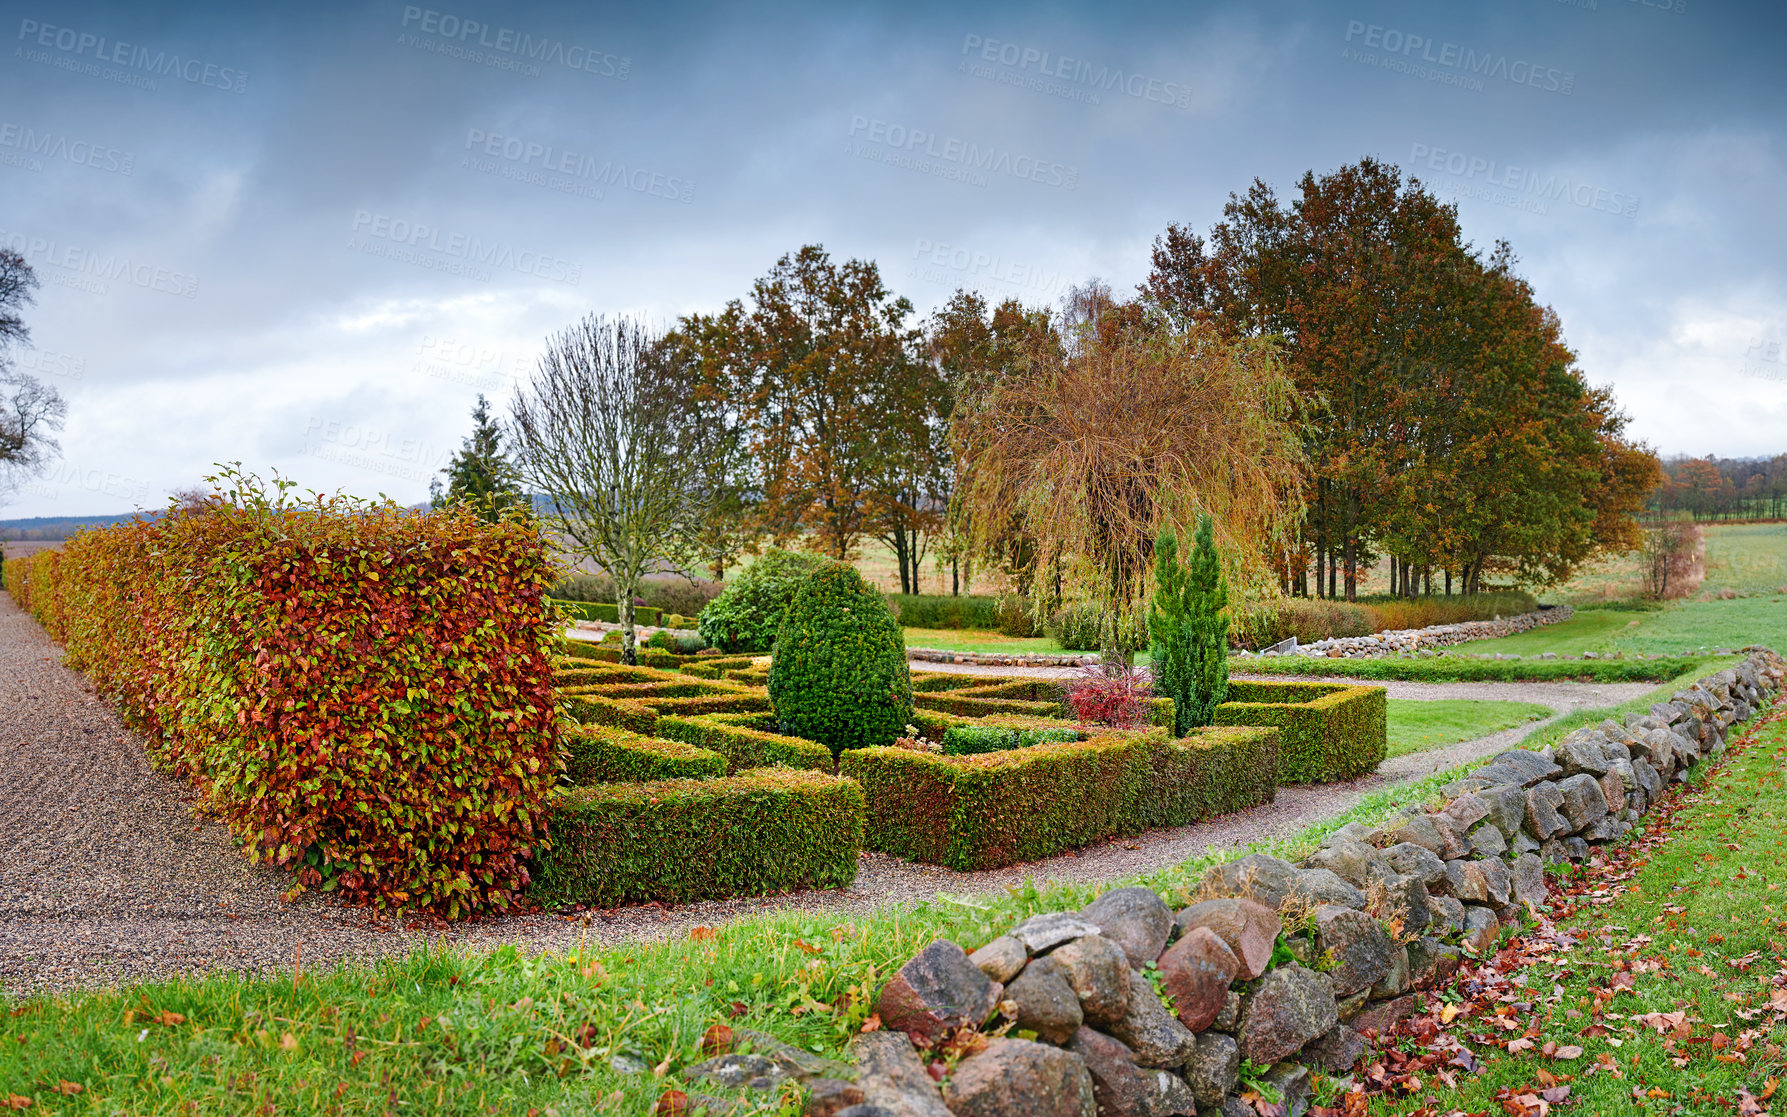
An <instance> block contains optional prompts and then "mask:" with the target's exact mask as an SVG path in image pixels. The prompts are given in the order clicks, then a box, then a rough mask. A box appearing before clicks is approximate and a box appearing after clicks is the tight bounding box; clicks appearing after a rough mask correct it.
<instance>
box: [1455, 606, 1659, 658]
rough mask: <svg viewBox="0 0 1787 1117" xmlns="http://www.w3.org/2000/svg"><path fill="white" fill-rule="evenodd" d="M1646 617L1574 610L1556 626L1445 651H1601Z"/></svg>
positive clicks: (1528, 652) (1527, 652)
mask: <svg viewBox="0 0 1787 1117" xmlns="http://www.w3.org/2000/svg"><path fill="white" fill-rule="evenodd" d="M1648 615H1649V614H1647V613H1628V612H1624V611H1621V610H1617V609H1586V608H1584V609H1577V610H1576V613H1575V615H1574V616H1572V617H1571V618H1570V619H1569V620H1567V621H1563V622H1561V623H1559V624H1548V625H1544V626H1542V627H1539V628H1533V629H1528V630H1527V631H1525V632H1519V633H1516V634H1514V635H1513V636H1502V637H1498V638H1496V639H1494V640H1471V641H1468V642H1467V643H1463V644H1455V645H1453V646H1452V647H1451V648H1450V649H1448V650H1449V651H1453V652H1467V653H1472V654H1479V655H1488V654H1490V653H1501V654H1503V655H1508V654H1512V655H1538V654H1539V653H1540V652H1556V653H1558V654H1559V655H1581V654H1582V653H1583V652H1592V651H1599V650H1601V648H1602V647H1603V646H1604V645H1605V644H1606V643H1607V641H1608V640H1609V639H1611V638H1612V637H1613V636H1615V635H1616V634H1618V633H1620V632H1623V631H1625V630H1626V629H1628V628H1636V627H1637V626H1639V625H1640V624H1642V623H1643V620H1642V618H1644V617H1646V616H1648Z"/></svg>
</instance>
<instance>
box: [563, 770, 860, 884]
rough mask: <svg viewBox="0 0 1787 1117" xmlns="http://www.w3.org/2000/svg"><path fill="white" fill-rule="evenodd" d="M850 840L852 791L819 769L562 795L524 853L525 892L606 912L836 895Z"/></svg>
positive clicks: (853, 856) (856, 842) (851, 861)
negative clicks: (544, 835) (548, 832)
mask: <svg viewBox="0 0 1787 1117" xmlns="http://www.w3.org/2000/svg"><path fill="white" fill-rule="evenodd" d="M862 837H863V792H862V789H861V788H860V787H858V786H857V785H856V784H855V783H853V782H851V781H850V780H846V779H839V778H838V777H836V776H831V775H826V774H823V773H819V772H806V771H789V770H785V769H776V768H767V769H758V770H755V771H750V772H745V773H741V774H740V775H736V776H728V777H724V778H721V779H710V780H666V781H659V782H653V783H637V784H599V785H596V786H593V787H579V788H573V789H571V790H569V791H567V792H565V793H564V794H563V795H561V796H560V797H559V798H558V800H557V803H556V810H555V811H554V814H553V818H552V845H551V847H550V848H548V849H545V850H543V851H541V852H540V853H539V854H537V855H536V856H535V858H534V866H533V874H534V880H533V888H532V893H533V895H534V896H535V897H536V898H537V899H539V900H541V901H543V902H545V903H548V904H552V903H579V904H588V905H590V906H592V907H613V906H616V905H619V904H626V903H642V902H646V901H652V900H656V901H660V902H664V903H685V902H688V901H691V900H708V899H719V898H722V897H726V896H746V895H750V896H760V895H764V894H767V893H772V892H785V891H788V890H790V889H795V888H841V887H843V886H845V885H847V884H849V883H850V882H851V881H853V880H855V879H856V861H857V852H858V850H860V849H861V848H862Z"/></svg>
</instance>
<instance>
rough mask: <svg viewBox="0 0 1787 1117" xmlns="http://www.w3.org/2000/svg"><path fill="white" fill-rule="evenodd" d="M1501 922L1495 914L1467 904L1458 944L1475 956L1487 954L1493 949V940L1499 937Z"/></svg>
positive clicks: (1476, 905)
mask: <svg viewBox="0 0 1787 1117" xmlns="http://www.w3.org/2000/svg"><path fill="white" fill-rule="evenodd" d="M1501 930H1502V925H1501V920H1499V919H1497V918H1496V916H1495V912H1493V911H1491V910H1489V909H1488V908H1486V907H1482V906H1480V905H1478V904H1467V905H1466V906H1465V909H1464V937H1463V938H1462V939H1461V940H1460V942H1461V943H1462V944H1463V945H1464V948H1465V949H1466V950H1469V951H1471V952H1473V953H1475V954H1487V953H1489V951H1491V950H1493V949H1494V948H1495V940H1496V939H1497V938H1498V937H1500V935H1501Z"/></svg>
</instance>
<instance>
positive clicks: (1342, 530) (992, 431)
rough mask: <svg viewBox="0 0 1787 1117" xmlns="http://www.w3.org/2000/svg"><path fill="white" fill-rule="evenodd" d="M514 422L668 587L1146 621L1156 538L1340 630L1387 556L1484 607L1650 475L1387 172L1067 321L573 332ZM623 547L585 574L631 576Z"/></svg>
mask: <svg viewBox="0 0 1787 1117" xmlns="http://www.w3.org/2000/svg"><path fill="white" fill-rule="evenodd" d="M579 369H584V370H591V369H596V370H607V371H606V372H603V373H602V375H601V376H596V377H594V379H591V378H590V377H588V376H586V377H585V378H584V380H585V381H586V382H580V381H578V377H577V375H576V374H577V370H579ZM627 370H631V372H628V371H627ZM604 378H605V379H604ZM596 381H601V383H599V384H598V383H596ZM591 385H594V387H591ZM579 393H581V396H580V397H579V399H577V400H576V401H573V400H572V397H573V396H578V395H579ZM511 412H512V416H513V417H514V420H515V421H514V422H513V423H512V424H511V425H510V428H509V429H510V432H511V434H512V436H513V445H514V447H515V449H516V452H517V458H518V460H519V462H520V463H521V464H522V466H523V468H522V470H521V475H522V477H523V478H525V479H527V480H529V481H530V482H531V483H533V484H535V485H536V487H538V488H540V489H541V490H543V491H546V492H549V493H552V494H553V495H554V496H555V497H562V498H563V500H564V501H566V502H569V503H570V504H572V505H575V506H576V507H575V508H572V509H570V510H569V511H570V512H571V513H572V514H573V515H572V518H574V519H582V520H589V519H590V518H592V517H593V518H595V519H601V518H603V517H606V518H607V519H608V520H610V521H616V522H618V520H620V519H622V518H625V516H632V517H633V518H634V520H635V521H638V520H639V518H640V516H641V515H642V513H640V512H639V511H638V509H639V508H641V507H643V506H644V505H646V504H650V503H652V502H653V501H657V502H658V503H657V507H658V509H659V513H660V518H661V519H662V520H664V522H666V523H668V522H670V521H675V522H676V523H677V524H679V525H680V527H678V528H677V529H676V530H675V531H672V532H670V533H669V534H668V535H661V537H660V538H658V540H657V542H655V543H653V544H652V546H653V547H659V548H661V549H663V550H665V551H666V552H667V553H668V552H670V551H674V552H675V555H674V556H668V554H667V555H664V556H658V557H673V558H674V559H675V560H676V561H683V560H688V561H690V562H691V563H699V565H700V566H701V567H704V568H705V569H706V570H707V572H708V573H709V574H710V575H711V576H713V577H715V578H718V577H721V576H723V574H724V573H725V571H726V570H727V569H728V568H730V567H731V566H733V565H735V564H736V563H737V562H738V561H739V560H740V559H741V558H742V557H743V556H744V555H746V554H750V553H753V552H755V550H756V549H757V548H759V547H760V546H761V545H762V544H763V543H764V542H775V543H777V544H781V545H798V546H803V547H806V548H808V549H811V550H814V551H818V552H821V553H824V554H827V555H829V556H831V557H834V558H838V559H849V558H852V557H854V556H855V555H856V554H857V553H858V551H859V549H860V547H861V546H862V544H863V543H864V542H865V541H866V540H869V539H878V540H880V541H882V542H883V543H885V544H886V545H887V547H888V549H889V550H890V551H891V552H892V553H893V554H894V556H895V559H896V563H897V565H898V568H899V571H900V582H901V589H902V590H904V591H908V592H910V591H913V590H916V589H917V588H918V583H919V579H920V577H921V573H922V565H923V563H924V562H925V561H926V559H927V558H935V559H937V560H938V561H939V563H940V564H947V565H948V567H949V569H950V570H951V573H952V588H959V587H960V584H961V578H962V575H963V573H964V572H968V571H969V570H970V564H974V563H978V564H980V565H981V566H982V568H983V569H984V568H985V567H987V566H991V567H993V568H994V569H996V570H998V571H999V572H1000V573H1001V574H1002V575H1004V576H1006V577H1008V578H1009V579H1010V580H1011V582H1012V584H1013V585H1015V586H1016V587H1017V588H1018V589H1019V590H1020V591H1021V592H1025V593H1026V594H1028V595H1029V596H1031V597H1032V599H1033V601H1035V602H1036V603H1037V608H1039V609H1041V608H1043V607H1044V606H1052V605H1056V604H1060V603H1062V602H1064V601H1067V600H1070V599H1072V598H1074V597H1075V596H1076V595H1077V596H1079V597H1090V598H1092V599H1094V600H1096V601H1099V602H1101V603H1102V604H1103V605H1105V606H1106V607H1107V611H1110V612H1113V613H1125V612H1127V615H1128V616H1129V619H1130V620H1131V621H1134V620H1136V618H1137V617H1138V616H1139V615H1140V614H1139V613H1138V612H1137V609H1138V608H1139V607H1140V606H1139V603H1140V602H1142V601H1143V600H1144V597H1145V593H1144V590H1145V587H1146V584H1147V582H1148V580H1149V578H1150V577H1151V574H1150V567H1151V563H1152V550H1153V546H1154V540H1155V539H1156V537H1157V535H1158V533H1159V532H1160V531H1162V530H1165V529H1172V530H1176V531H1178V532H1179V533H1180V534H1181V536H1188V535H1189V533H1190V530H1191V528H1192V525H1193V523H1194V521H1195V519H1196V517H1198V516H1200V515H1203V514H1209V515H1211V516H1212V517H1213V519H1214V521H1215V529H1214V530H1215V535H1216V539H1217V541H1218V543H1219V544H1220V545H1221V550H1222V553H1223V555H1224V561H1225V565H1226V566H1227V568H1228V571H1227V572H1228V575H1229V577H1230V580H1231V584H1232V585H1234V586H1235V587H1236V589H1237V592H1238V593H1239V594H1240V596H1241V597H1242V598H1243V599H1245V598H1247V597H1249V596H1260V595H1266V596H1270V595H1271V594H1272V593H1274V592H1276V593H1282V594H1287V595H1295V596H1320V597H1330V598H1345V599H1347V600H1353V599H1355V598H1356V597H1357V595H1358V586H1359V574H1360V572H1361V571H1363V570H1365V569H1367V568H1369V567H1371V566H1373V565H1374V564H1376V563H1378V562H1379V561H1380V560H1381V559H1383V558H1386V557H1387V558H1388V559H1389V562H1390V567H1391V571H1392V585H1393V587H1394V591H1395V592H1396V593H1398V594H1400V595H1407V596H1413V595H1417V594H1423V593H1434V592H1444V593H1452V592H1454V591H1457V592H1467V593H1468V592H1475V591H1478V590H1481V589H1483V588H1485V586H1486V585H1488V584H1490V580H1492V579H1502V580H1510V581H1514V582H1518V583H1522V584H1527V585H1545V584H1554V583H1556V582H1560V581H1562V580H1564V579H1567V578H1568V577H1569V576H1570V574H1571V573H1572V572H1573V571H1574V570H1576V569H1577V568H1578V567H1579V566H1580V565H1581V564H1582V563H1583V562H1585V561H1587V560H1589V559H1590V558H1592V557H1594V556H1595V555H1597V554H1599V553H1602V552H1623V551H1627V550H1631V549H1632V548H1634V547H1635V546H1637V545H1638V544H1639V542H1640V541H1641V534H1642V532H1641V527H1640V525H1639V522H1638V517H1639V514H1640V513H1641V512H1642V511H1643V510H1644V508H1645V506H1646V502H1647V500H1648V499H1649V498H1651V496H1652V494H1653V493H1654V492H1655V491H1656V490H1657V489H1658V487H1659V485H1660V484H1661V482H1662V480H1663V476H1664V475H1663V471H1662V468H1661V466H1660V464H1659V462H1658V460H1657V458H1656V455H1655V454H1654V453H1652V452H1651V451H1650V450H1649V449H1648V448H1647V447H1645V446H1643V445H1642V444H1640V443H1637V442H1635V441H1633V440H1631V439H1629V438H1628V437H1627V436H1626V434H1625V427H1626V423H1627V419H1626V416H1625V415H1624V414H1623V413H1622V412H1621V411H1620V410H1619V409H1618V407H1617V405H1616V403H1615V401H1614V399H1613V395H1612V392H1611V390H1610V389H1609V388H1607V387H1604V386H1596V385H1592V384H1590V383H1589V382H1588V380H1587V379H1586V377H1585V375H1584V373H1583V371H1582V370H1581V369H1580V368H1579V367H1578V365H1577V363H1576V354H1575V353H1574V352H1573V351H1572V350H1571V349H1570V348H1569V347H1568V345H1567V344H1566V342H1565V340H1564V336H1563V327H1562V324H1561V323H1560V322H1559V320H1558V318H1557V315H1556V314H1555V313H1554V312H1552V311H1551V310H1550V308H1548V307H1545V306H1543V305H1542V304H1540V303H1539V301H1538V300H1537V298H1536V296H1535V294H1534V292H1533V290H1532V288H1531V286H1530V285H1529V284H1528V283H1527V282H1526V281H1525V280H1524V279H1523V278H1522V277H1521V276H1520V275H1519V274H1518V272H1517V271H1516V261H1515V257H1514V254H1513V251H1512V249H1511V248H1510V247H1509V246H1508V245H1507V244H1506V243H1505V242H1498V243H1496V244H1495V245H1493V246H1492V247H1490V248H1489V249H1487V250H1484V249H1479V248H1476V247H1475V246H1473V245H1471V244H1470V243H1469V242H1467V241H1466V240H1465V238H1464V235H1463V232H1462V230H1461V228H1460V226H1459V224H1458V218H1457V210H1456V207H1455V206H1452V205H1448V204H1444V203H1441V202H1440V201H1438V200H1437V199H1436V198H1435V197H1434V196H1433V195H1432V194H1431V193H1430V192H1429V191H1427V190H1426V189H1425V187H1423V186H1422V185H1421V184H1420V182H1419V181H1418V180H1415V179H1413V178H1408V179H1405V178H1404V177H1403V175H1402V173H1401V171H1400V170H1399V169H1398V168H1396V167H1395V166H1392V165H1388V164H1384V163H1380V162H1378V161H1376V160H1373V159H1365V160H1362V161H1360V162H1359V163H1356V164H1353V165H1350V166H1346V167H1342V168H1341V169H1339V170H1337V171H1335V172H1333V173H1330V174H1325V175H1320V176H1318V175H1315V174H1314V173H1313V172H1312V173H1308V174H1305V175H1304V176H1303V178H1302V179H1301V180H1300V181H1299V182H1298V183H1297V185H1296V191H1295V194H1294V195H1293V196H1292V197H1290V198H1289V199H1288V200H1286V201H1280V199H1279V198H1278V197H1277V195H1276V194H1275V193H1274V191H1273V190H1272V189H1271V188H1270V187H1269V186H1267V185H1266V184H1264V183H1263V182H1260V181H1257V180H1256V181H1255V182H1254V183H1253V184H1252V186H1251V187H1250V188H1249V189H1248V191H1247V192H1246V194H1244V195H1231V196H1230V198H1229V200H1228V203H1227V204H1226V205H1225V207H1224V209H1223V213H1222V217H1221V219H1220V220H1218V221H1217V222H1216V223H1215V224H1214V225H1213V226H1212V227H1211V228H1210V229H1209V230H1208V232H1207V233H1199V232H1197V231H1194V230H1192V229H1190V228H1188V227H1186V226H1183V225H1173V226H1170V227H1169V228H1168V229H1167V230H1166V231H1165V232H1164V233H1163V234H1162V235H1161V236H1160V237H1159V238H1158V239H1157V240H1156V241H1155V243H1154V246H1153V252H1152V258H1151V268H1150V272H1149V275H1148V277H1147V279H1146V280H1145V281H1144V282H1143V283H1142V284H1141V285H1140V286H1139V287H1138V288H1137V289H1136V290H1135V291H1134V292H1132V293H1128V294H1123V293H1119V292H1115V291H1113V290H1111V289H1110V288H1109V287H1108V286H1107V285H1105V284H1103V283H1100V282H1098V281H1096V280H1093V281H1091V282H1089V283H1087V284H1085V285H1083V286H1080V287H1076V288H1073V289H1072V290H1071V291H1070V293H1069V295H1068V296H1067V298H1066V299H1064V300H1063V302H1062V304H1061V305H1060V306H1057V307H1049V306H1027V305H1025V304H1023V303H1022V302H1021V301H1019V300H1018V299H1015V298H1007V299H1004V300H1002V301H999V302H997V303H992V302H989V300H988V299H987V298H986V297H985V296H983V295H981V294H980V293H977V292H973V291H966V290H958V291H957V292H956V293H955V294H954V295H953V296H952V297H951V298H950V299H949V300H948V301H947V302H946V303H945V304H944V305H943V306H941V307H940V308H938V309H937V310H936V311H934V312H933V313H932V314H930V315H929V316H928V317H925V318H922V319H921V318H920V317H919V316H917V315H916V313H915V311H914V309H913V306H912V304H911V302H910V301H909V300H907V299H905V298H903V297H900V296H897V295H896V294H894V293H893V292H892V291H891V290H890V289H889V288H888V286H887V284H886V283H885V282H884V281H883V279H882V276H881V273H880V270H879V268H878V267H877V265H876V264H875V263H874V262H873V261H867V260H857V259H850V260H843V261H839V260H834V259H833V258H832V257H831V256H830V255H829V254H828V253H827V252H826V251H825V249H824V248H823V247H821V246H819V245H807V246H804V247H802V248H801V249H799V250H798V251H796V252H793V253H790V254H788V255H786V256H783V257H782V258H781V259H780V260H778V261H777V262H776V264H775V265H774V266H773V267H772V268H771V269H770V270H769V272H768V273H767V274H766V275H764V276H763V277H761V278H759V279H758V280H756V281H755V282H754V283H753V284H752V286H751V289H750V290H749V291H748V292H747V293H745V294H744V295H743V296H741V297H739V298H737V299H734V300H731V301H730V302H728V303H727V304H726V305H725V306H724V307H723V308H721V309H720V310H718V311H716V312H712V313H695V314H689V315H685V316H684V317H682V318H680V319H678V320H677V321H676V322H675V324H674V325H673V326H672V327H671V328H669V329H667V330H654V329H652V328H650V327H648V326H646V325H645V324H643V323H639V322H634V321H631V320H624V319H623V320H620V321H618V322H610V321H608V320H606V319H600V318H595V317H592V318H589V319H586V320H585V321H584V322H582V323H579V324H578V325H577V326H574V327H572V328H571V329H569V330H567V331H565V332H564V333H562V334H561V335H558V336H556V337H555V338H553V339H551V340H550V341H549V344H548V350H547V355H546V356H545V357H544V358H543V359H542V361H541V372H540V373H539V374H538V375H537V376H536V377H535V379H534V382H533V383H531V384H529V385H526V386H524V387H523V388H522V389H520V391H519V393H518V395H517V398H516V400H515V401H514V403H513V404H512V407H511ZM604 412H606V414H604ZM622 413H624V414H625V415H628V416H632V418H631V419H630V420H629V421H628V422H626V423H621V424H618V425H617V424H616V423H615V422H613V421H612V416H613V415H614V414H622ZM579 416H581V418H579ZM484 422H485V423H486V424H487V423H488V417H487V416H486V417H485V420H484ZM554 431H556V432H557V433H554ZM592 432H598V433H599V437H596V434H592ZM579 439H581V440H583V441H585V442H590V441H592V440H593V441H596V442H602V443H603V444H605V445H606V444H612V445H614V446H617V447H619V446H626V447H631V448H633V450H634V451H635V452H634V457H635V458H636V459H638V460H641V461H643V460H648V459H649V460H650V461H652V462H655V463H657V464H656V466H655V467H654V470H655V471H656V472H658V473H668V474H670V475H671V480H672V482H673V484H671V485H669V486H660V488H666V487H669V488H674V494H673V496H674V499H669V498H666V497H664V496H663V495H662V494H657V495H653V494H652V493H648V492H647V488H646V487H642V482H641V481H640V479H639V477H638V476H637V472H638V471H637V469H636V468H635V466H636V465H637V462H634V463H633V464H629V463H628V462H627V461H626V460H623V459H624V458H625V455H624V454H619V453H616V454H611V455H609V457H610V459H611V460H609V461H607V462H605V463H603V464H602V465H601V466H600V468H596V467H595V466H594V465H592V466H591V467H590V468H589V469H587V470H586V471H585V475H584V476H582V477H572V476H570V475H569V474H567V473H565V471H564V470H563V469H560V470H558V473H557V474H556V475H553V471H552V470H551V469H545V468H543V467H545V466H548V465H551V464H553V458H554V456H555V455H557V457H559V458H561V459H562V458H563V457H564V455H563V453H562V451H563V450H564V449H565V447H567V446H570V445H572V444H574V443H576V442H577V441H578V440H579ZM468 446H469V444H468ZM585 456H586V457H588V455H587V454H586V455H585ZM557 464H558V465H561V466H562V465H564V464H565V463H564V462H563V461H562V460H561V461H559V462H558V463H557ZM561 490H562V491H561ZM595 490H600V491H599V492H598V491H595ZM560 511H561V512H564V511H566V510H565V509H562V508H561V510H560ZM610 534H611V535H613V534H614V533H613V532H610ZM672 537H674V538H672ZM618 540H619V536H618V535H616V536H615V540H614V541H608V542H603V541H593V542H590V543H589V544H588V546H585V547H584V548H583V549H584V551H585V553H588V554H590V555H591V557H594V558H596V560H597V562H598V563H599V564H601V565H603V567H604V568H605V569H608V568H609V567H610V565H611V562H616V561H624V562H633V561H634V560H633V559H631V558H618V557H616V556H620V555H621V551H622V550H623V549H624V548H621V547H620V545H619V543H618V542H617V541H618ZM591 547H595V548H596V549H597V550H603V549H605V553H607V554H608V555H609V556H610V557H609V559H604V558H603V557H602V555H601V554H596V553H594V552H593V551H591V550H590V548H591ZM632 547H633V549H634V550H638V549H639V545H638V544H637V543H635V544H633V545H632ZM648 549H649V548H648ZM635 565H637V563H635ZM617 588H618V587H617ZM1125 603H1127V604H1125ZM1112 623H1118V621H1113V622H1112ZM1112 639H1117V637H1112ZM1119 642H1121V641H1120V640H1119Z"/></svg>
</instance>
